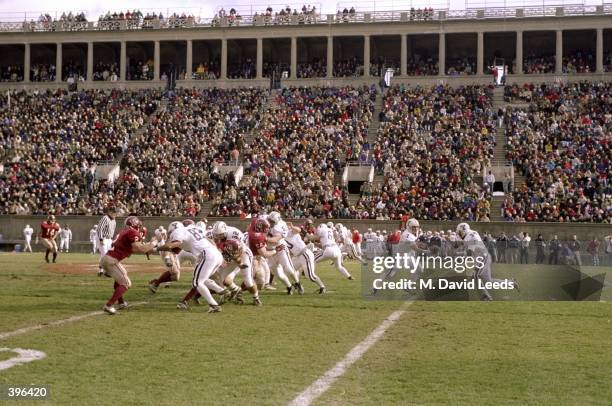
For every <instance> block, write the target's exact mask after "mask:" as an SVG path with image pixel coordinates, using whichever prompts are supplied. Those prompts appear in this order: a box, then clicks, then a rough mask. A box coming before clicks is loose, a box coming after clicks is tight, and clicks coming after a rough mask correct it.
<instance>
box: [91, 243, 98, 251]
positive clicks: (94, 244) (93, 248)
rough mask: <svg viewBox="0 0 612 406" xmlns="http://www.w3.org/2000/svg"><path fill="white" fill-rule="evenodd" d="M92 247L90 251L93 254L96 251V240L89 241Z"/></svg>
mask: <svg viewBox="0 0 612 406" xmlns="http://www.w3.org/2000/svg"><path fill="white" fill-rule="evenodd" d="M91 244H92V245H93V247H92V248H91V253H92V254H95V253H96V252H97V251H98V240H93V241H91Z"/></svg>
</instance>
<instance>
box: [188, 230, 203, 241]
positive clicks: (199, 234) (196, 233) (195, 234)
mask: <svg viewBox="0 0 612 406" xmlns="http://www.w3.org/2000/svg"><path fill="white" fill-rule="evenodd" d="M187 231H189V233H190V234H191V235H193V238H195V240H196V241H200V240H202V239H203V238H204V237H205V235H204V232H203V231H202V230H200V229H199V228H198V227H193V228H188V229H187Z"/></svg>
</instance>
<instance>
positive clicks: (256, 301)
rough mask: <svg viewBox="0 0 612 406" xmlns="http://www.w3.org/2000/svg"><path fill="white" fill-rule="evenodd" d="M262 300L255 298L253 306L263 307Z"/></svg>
mask: <svg viewBox="0 0 612 406" xmlns="http://www.w3.org/2000/svg"><path fill="white" fill-rule="evenodd" d="M261 304H262V303H261V299H260V298H258V297H254V298H253V306H261Z"/></svg>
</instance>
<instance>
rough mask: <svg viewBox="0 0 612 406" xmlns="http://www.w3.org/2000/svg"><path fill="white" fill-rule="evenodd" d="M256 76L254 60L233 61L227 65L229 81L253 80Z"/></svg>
mask: <svg viewBox="0 0 612 406" xmlns="http://www.w3.org/2000/svg"><path fill="white" fill-rule="evenodd" d="M256 75H257V64H256V62H255V60H254V59H251V58H245V59H243V60H235V61H232V62H231V63H228V65H227V77H228V78H229V79H254V78H255V76H256Z"/></svg>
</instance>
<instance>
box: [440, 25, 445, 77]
mask: <svg viewBox="0 0 612 406" xmlns="http://www.w3.org/2000/svg"><path fill="white" fill-rule="evenodd" d="M445 73H446V35H444V33H443V32H441V33H440V35H439V41H438V76H444V75H445Z"/></svg>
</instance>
